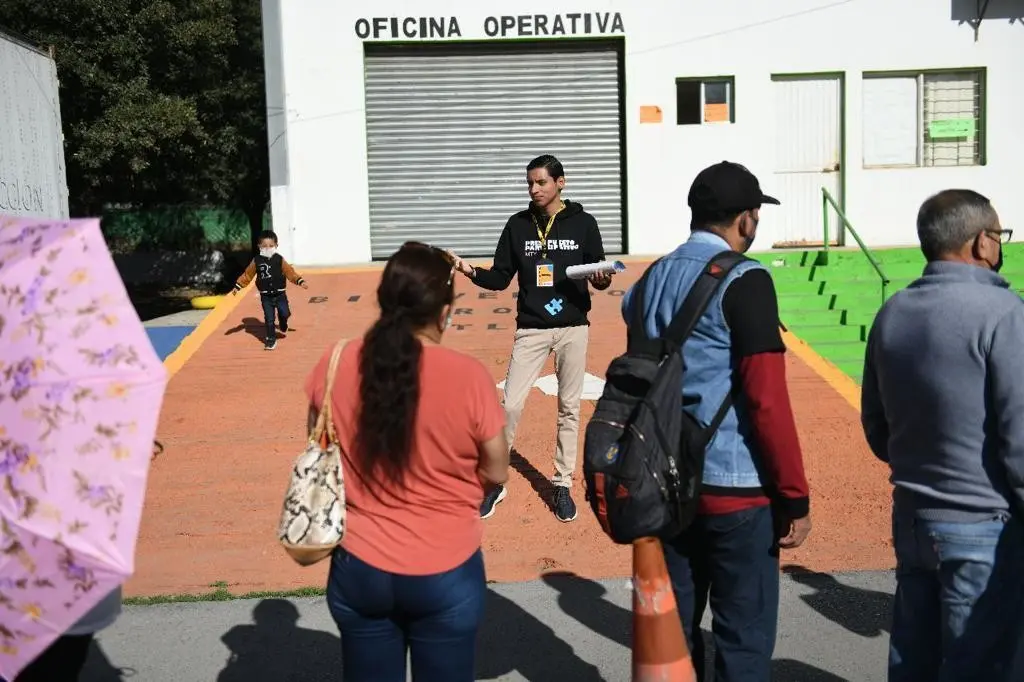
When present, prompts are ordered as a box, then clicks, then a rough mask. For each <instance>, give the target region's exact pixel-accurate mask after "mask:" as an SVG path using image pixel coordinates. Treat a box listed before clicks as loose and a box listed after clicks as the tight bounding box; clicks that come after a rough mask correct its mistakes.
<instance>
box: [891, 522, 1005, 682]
mask: <svg viewBox="0 0 1024 682" xmlns="http://www.w3.org/2000/svg"><path fill="white" fill-rule="evenodd" d="M893 544H894V547H895V550H896V597H895V601H894V604H893V623H892V633H891V636H890V638H889V680H890V682H925V681H927V682H936V681H938V682H954V681H957V682H959V681H960V680H985V682H1003V681H1006V682H1009V681H1010V680H1022V679H1024V667H1021V665H1022V661H1021V660H1020V659H1021V657H1022V655H1024V650H1022V648H1021V639H1022V638H1024V527H1022V525H1021V523H1020V521H1019V520H1012V519H1011V518H1010V516H1009V515H1008V514H1005V513H998V514H993V516H992V518H991V519H990V520H986V521H980V522H977V523H951V522H946V521H932V520H926V519H922V518H919V517H918V516H917V515H915V514H914V513H913V511H909V510H907V511H902V510H898V508H897V509H894V511H893ZM1014 658H1017V659H1018V660H1017V661H1016V662H1015V661H1014Z"/></svg>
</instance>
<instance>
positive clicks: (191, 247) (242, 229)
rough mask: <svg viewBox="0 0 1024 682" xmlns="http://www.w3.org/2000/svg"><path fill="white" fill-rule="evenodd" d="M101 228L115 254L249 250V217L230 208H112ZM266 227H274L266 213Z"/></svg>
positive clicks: (264, 220) (108, 211)
mask: <svg viewBox="0 0 1024 682" xmlns="http://www.w3.org/2000/svg"><path fill="white" fill-rule="evenodd" d="M101 225H102V229H103V235H104V237H105V238H106V240H107V244H108V245H109V246H110V249H111V250H112V251H113V252H115V253H133V252H136V251H199V250H203V249H208V248H219V249H227V250H230V249H233V248H248V247H249V221H248V220H247V219H246V217H245V214H244V213H242V212H241V211H235V210H231V209H226V208H195V207H181V206H169V207H165V208H159V209H149V210H145V211H140V210H132V209H109V210H107V211H106V212H104V214H103V217H102V223H101ZM263 225H264V227H265V228H267V229H270V228H271V218H270V213H269V212H268V213H266V214H264V217H263Z"/></svg>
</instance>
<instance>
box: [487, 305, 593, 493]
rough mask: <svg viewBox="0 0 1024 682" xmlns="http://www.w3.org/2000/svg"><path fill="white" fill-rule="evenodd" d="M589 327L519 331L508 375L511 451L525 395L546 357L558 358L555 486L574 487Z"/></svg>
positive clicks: (506, 405) (507, 428)
mask: <svg viewBox="0 0 1024 682" xmlns="http://www.w3.org/2000/svg"><path fill="white" fill-rule="evenodd" d="M589 336H590V328H589V327H588V326H587V325H580V326H578V327H567V328H564V329H517V330H516V334H515V342H514V343H513V345H512V358H511V360H509V363H508V374H506V375H505V395H504V398H503V400H502V404H503V406H504V408H505V438H506V439H507V440H508V444H509V447H510V448H511V447H512V443H513V441H514V438H515V435H516V426H517V425H518V423H519V418H520V417H521V416H522V414H523V406H524V405H525V404H526V397H527V395H529V393H530V389H531V388H532V387H533V384H534V382H535V381H537V378H538V377H539V376H540V372H541V370H542V369H544V363H545V362H546V361H547V359H548V355H550V354H551V353H554V354H555V376H556V377H557V379H558V440H557V445H556V446H555V475H554V477H553V478H552V479H551V480H552V482H553V483H554V484H555V485H556V486H562V487H565V488H570V487H572V474H573V471H574V470H575V469H576V451H577V449H578V447H577V442H578V439H579V432H580V396H581V395H582V394H583V377H584V375H585V374H586V371H587V341H588V339H589Z"/></svg>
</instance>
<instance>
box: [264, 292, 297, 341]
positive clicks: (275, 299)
mask: <svg viewBox="0 0 1024 682" xmlns="http://www.w3.org/2000/svg"><path fill="white" fill-rule="evenodd" d="M260 300H261V301H262V302H263V321H264V322H265V323H266V325H267V338H268V339H275V338H277V332H276V331H274V312H275V311H276V312H277V317H278V320H279V321H280V322H281V331H288V318H289V317H291V314H292V312H291V310H290V309H289V308H288V294H286V293H285V292H283V291H279V292H277V293H276V294H260Z"/></svg>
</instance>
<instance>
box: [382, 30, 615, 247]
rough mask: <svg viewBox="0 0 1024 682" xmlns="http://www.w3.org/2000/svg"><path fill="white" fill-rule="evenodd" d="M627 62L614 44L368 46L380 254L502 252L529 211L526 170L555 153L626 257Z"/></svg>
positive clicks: (609, 242) (573, 187)
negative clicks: (414, 245) (418, 244)
mask: <svg viewBox="0 0 1024 682" xmlns="http://www.w3.org/2000/svg"><path fill="white" fill-rule="evenodd" d="M619 60H620V52H619V50H618V49H617V47H616V46H615V45H614V44H611V45H607V46H604V45H602V46H595V45H593V44H590V45H587V46H583V45H579V44H576V45H574V44H571V43H570V44H568V45H566V44H556V43H547V44H543V45H537V44H519V45H507V44H506V45H501V46H494V45H484V44H476V45H460V46H453V45H432V46H376V45H368V46H367V53H366V56H365V69H366V127H367V154H368V165H369V190H370V239H371V245H372V256H373V257H374V258H387V257H388V256H390V255H391V254H392V253H393V252H394V251H395V249H397V248H398V247H399V246H401V244H402V243H403V242H405V241H407V240H410V239H415V240H420V241H424V242H427V243H431V244H434V245H436V246H440V247H443V248H450V249H454V250H455V251H456V252H457V253H459V254H460V255H464V256H487V255H491V254H493V253H494V247H495V245H496V244H497V241H498V236H499V235H500V233H501V230H502V228H503V227H504V226H505V221H506V220H508V217H509V216H510V215H511V214H512V213H514V212H516V211H519V210H522V209H523V208H525V207H526V206H527V204H528V202H529V196H528V195H527V187H526V164H527V163H528V162H529V161H530V160H531V159H532V158H534V157H536V156H538V155H540V154H545V153H549V154H554V155H555V156H556V157H558V159H559V160H560V161H561V162H562V164H563V165H564V166H565V174H566V189H565V197H566V198H567V199H573V200H575V201H579V202H580V203H582V204H583V207H584V208H585V209H586V210H587V211H588V212H590V213H591V214H593V215H594V217H595V218H596V219H597V222H598V225H599V226H600V229H601V236H602V240H603V241H604V247H605V250H606V251H607V252H608V253H621V252H622V243H623V238H622V233H623V229H622V189H623V188H622V158H621V157H622V138H621V124H622V103H621V95H620V93H621V89H620V82H619V73H620V69H619Z"/></svg>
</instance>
